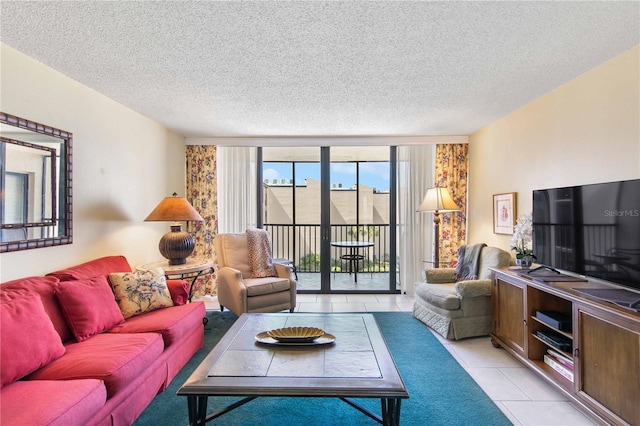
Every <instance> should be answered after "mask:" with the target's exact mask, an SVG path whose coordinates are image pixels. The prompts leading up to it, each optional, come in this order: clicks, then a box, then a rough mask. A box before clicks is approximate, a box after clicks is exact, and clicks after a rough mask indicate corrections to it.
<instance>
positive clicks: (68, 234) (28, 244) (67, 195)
mask: <svg viewBox="0 0 640 426" xmlns="http://www.w3.org/2000/svg"><path fill="white" fill-rule="evenodd" d="M0 123H2V124H6V125H9V126H13V127H17V128H20V129H25V130H29V131H31V132H34V133H40V134H42V135H47V136H50V137H53V138H57V139H60V140H61V142H60V143H61V155H60V172H61V176H60V178H61V179H60V180H61V184H60V185H59V186H58V185H55V181H54V185H53V189H54V191H53V192H54V193H53V194H52V196H53V197H54V199H58V200H59V201H60V202H61V205H60V212H62V211H64V216H63V215H62V214H59V215H57V216H60V217H64V219H63V220H62V221H59V223H58V226H59V227H60V228H62V229H63V235H62V236H59V237H49V238H33V239H27V240H19V241H7V242H0V253H5V252H11V251H20V250H29V249H34V248H41V247H51V246H58V245H63V244H71V243H73V216H72V214H73V192H72V189H73V185H72V171H73V167H72V159H73V155H72V152H73V149H72V148H73V134H71V133H69V132H66V131H64V130H60V129H56V128H54V127H51V126H46V125H44V124H40V123H36V122H34V121H30V120H27V119H25V118H21V117H16V116H14V115H11V114H7V113H4V112H0ZM14 140H15V139H14ZM18 142H21V143H27V144H28V142H23V141H18ZM58 187H59V190H63V191H64V194H59V193H58V191H55V189H56V188H58ZM62 202H64V203H62ZM40 225H41V224H34V223H14V224H11V225H10V226H8V225H4V226H3V228H5V229H16V228H27V227H33V226H40Z"/></svg>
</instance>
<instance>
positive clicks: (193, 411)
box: [187, 396, 208, 426]
mask: <svg viewBox="0 0 640 426" xmlns="http://www.w3.org/2000/svg"><path fill="white" fill-rule="evenodd" d="M207 399H208V398H207V397H206V396H188V397H187V404H188V406H189V426H196V425H204V424H205V423H206V422H207Z"/></svg>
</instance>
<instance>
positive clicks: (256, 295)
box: [216, 234, 296, 316]
mask: <svg viewBox="0 0 640 426" xmlns="http://www.w3.org/2000/svg"><path fill="white" fill-rule="evenodd" d="M216 255H217V258H218V267H219V269H218V272H217V278H218V302H219V303H220V310H221V311H222V310H224V308H227V309H229V310H230V311H231V312H233V313H234V314H236V315H238V316H239V315H241V314H242V313H245V312H279V311H282V310H285V309H289V311H290V312H293V310H294V308H295V306H296V280H295V278H294V276H293V271H292V270H291V267H289V266H285V265H281V264H276V263H273V262H272V259H271V254H270V251H269V252H268V253H267V251H266V250H263V251H262V252H259V253H258V256H257V258H256V256H255V255H252V259H251V260H250V253H249V242H248V237H247V234H218V235H217V236H216ZM252 264H253V267H252ZM256 265H260V267H257V266H256ZM265 270H267V271H268V270H271V271H272V272H271V273H265Z"/></svg>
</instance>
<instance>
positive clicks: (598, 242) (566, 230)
mask: <svg viewBox="0 0 640 426" xmlns="http://www.w3.org/2000/svg"><path fill="white" fill-rule="evenodd" d="M533 252H534V254H535V256H536V262H537V263H539V264H541V265H544V266H549V267H552V268H555V269H558V270H562V271H566V272H573V273H577V274H579V275H583V276H586V277H592V278H597V279H601V280H604V281H607V282H611V283H615V284H619V285H622V286H625V287H629V288H633V289H636V290H640V179H636V180H626V181H620V182H608V183H599V184H591V185H580V186H571V187H565V188H552V189H540V190H534V191H533Z"/></svg>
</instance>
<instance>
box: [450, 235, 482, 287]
mask: <svg viewBox="0 0 640 426" xmlns="http://www.w3.org/2000/svg"><path fill="white" fill-rule="evenodd" d="M485 246H486V244H484V243H480V244H473V245H469V246H461V247H459V248H458V264H457V265H456V281H463V280H477V279H478V271H479V269H480V252H482V247H485Z"/></svg>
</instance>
